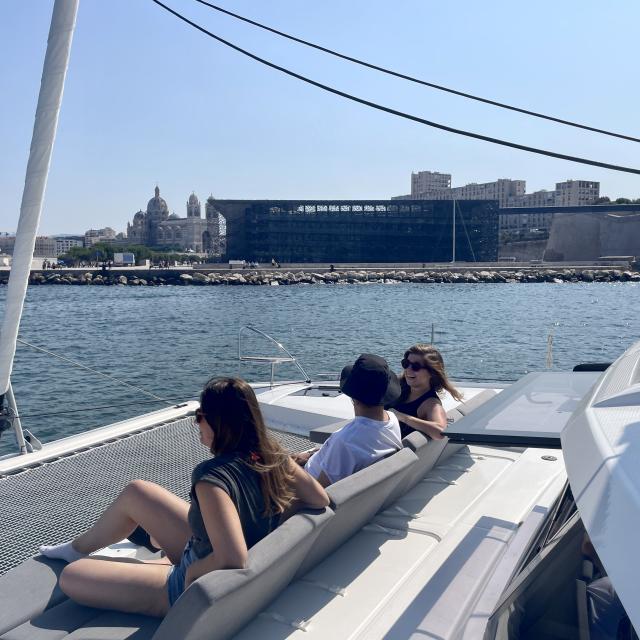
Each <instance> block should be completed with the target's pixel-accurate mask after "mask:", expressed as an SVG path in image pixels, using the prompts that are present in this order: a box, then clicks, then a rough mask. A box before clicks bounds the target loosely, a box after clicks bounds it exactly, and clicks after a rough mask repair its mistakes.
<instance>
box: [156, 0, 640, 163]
mask: <svg viewBox="0 0 640 640" xmlns="http://www.w3.org/2000/svg"><path fill="white" fill-rule="evenodd" d="M151 1H152V2H154V3H155V4H157V5H158V6H160V7H162V8H163V9H165V11H168V12H169V13H171V14H173V15H174V16H175V17H176V18H179V19H180V20H182V21H183V22H186V23H187V24H188V25H191V26H192V27H193V28H194V29H197V30H198V31H201V32H202V33H204V34H206V35H208V36H209V37H210V38H213V39H214V40H217V41H218V42H220V43H222V44H224V45H226V46H227V47H230V48H231V49H234V50H235V51H238V52H239V53H242V54H243V55H245V56H247V57H249V58H251V59H252V60H255V61H256V62H260V63H261V64H264V65H266V66H268V67H271V68H272V69H277V70H278V71H281V72H282V73H285V74H287V75H288V76H291V77H292V78H296V79H298V80H302V82H306V83H307V84H311V85H313V86H314V87H318V88H319V89H323V90H324V91H328V92H329V93H333V94H335V95H338V96H342V97H343V98H346V99H347V100H352V101H353V102H358V103H359V104H364V105H366V106H367V107H371V108H372V109H377V110H378V111H384V112H385V113H390V114H392V115H394V116H398V117H400V118H405V119H407V120H413V121H414V122H419V123H420V124H424V125H426V126H428V127H434V128H435V129H442V130H443V131H449V132H450V133H456V134H458V135H462V136H467V137H468V138H475V139H476V140H484V141H485V142H491V143H492V144H499V145H502V146H503V147H511V148H512V149H520V150H521V151H528V152H529V153H537V154H539V155H543V156H548V157H550V158H559V159H560V160H569V161H570V162H578V163H580V164H587V165H591V166H594V167H602V168H603V169H611V170H612V171H622V172H625V173H634V174H636V175H640V169H634V168H633V167H623V166H620V165H616V164H609V163H606V162H599V161H597V160H589V159H588V158H579V157H577V156H570V155H567V154H564V153H556V152H555V151H547V150H545V149H537V148H536V147H528V146H526V145H523V144H518V143H516V142H509V141H508V140H501V139H500V138H492V137H491V136H485V135H482V134H480V133H473V132H471V131H464V130H462V129H455V128H454V127H449V126H447V125H444V124H440V123H438V122H433V121H430V120H425V119H424V118H420V117H418V116H414V115H412V114H410V113H405V112H403V111H398V110H396V109H391V108H390V107H385V106H383V105H381V104H378V103H376V102H370V101H369V100H364V99H363V98H358V97H357V96H354V95H352V94H350V93H345V92H344V91H340V90H339V89H334V88H333V87H330V86H328V85H326V84H322V83H321V82H317V81H316V80H311V78H307V77H306V76H303V75H300V74H299V73H296V72H295V71H291V70H289V69H286V68H285V67H281V66H279V65H277V64H275V63H274V62H270V61H269V60H265V59H264V58H260V57H259V56H257V55H255V54H253V53H251V52H250V51H247V50H246V49H242V48H241V47H239V46H237V45H235V44H233V43H232V42H229V41H228V40H225V39H224V38H221V37H220V36H217V35H215V34H214V33H211V31H207V29H205V28H204V27H201V26H200V25H199V24H196V23H195V22H193V21H191V20H189V19H188V18H186V17H185V16H183V15H182V14H180V13H178V12H177V11H174V10H173V9H171V8H170V7H168V6H167V5H165V4H163V3H162V2H160V0H151Z"/></svg>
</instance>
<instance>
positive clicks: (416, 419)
mask: <svg viewBox="0 0 640 640" xmlns="http://www.w3.org/2000/svg"><path fill="white" fill-rule="evenodd" d="M402 368H403V369H404V372H403V373H402V375H401V377H400V386H401V388H402V395H401V396H400V399H399V400H398V401H397V402H396V403H395V404H394V406H393V409H392V410H393V412H394V413H395V414H396V416H397V417H398V420H399V421H400V431H401V433H402V437H403V438H404V437H405V436H406V435H408V434H409V433H411V432H412V431H421V432H422V433H424V434H425V435H426V436H427V437H429V438H434V439H437V440H439V439H441V438H444V433H443V431H444V430H445V429H446V428H447V414H446V413H445V411H444V408H443V407H442V402H441V401H440V398H439V396H438V392H440V391H442V390H445V391H448V392H449V393H450V394H451V396H452V397H453V398H454V399H456V400H462V394H461V393H460V392H459V391H458V390H457V389H456V388H455V387H454V386H453V385H452V384H451V382H449V379H448V378H447V374H446V371H445V368H444V361H443V359H442V356H441V355H440V352H439V351H438V350H437V349H436V348H435V347H434V346H432V345H427V344H416V345H414V346H412V347H410V348H409V349H408V350H407V351H405V354H404V358H403V359H402Z"/></svg>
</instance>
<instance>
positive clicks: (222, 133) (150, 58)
mask: <svg viewBox="0 0 640 640" xmlns="http://www.w3.org/2000/svg"><path fill="white" fill-rule="evenodd" d="M166 2H167V4H169V5H170V6H172V7H173V8H174V9H176V10H178V11H180V12H182V13H184V14H185V15H188V16H189V17H190V18H191V19H193V20H194V21H196V22H198V23H200V24H202V25H203V26H205V27H206V28H207V29H209V30H210V31H213V32H214V33H217V34H219V35H220V36H221V37H224V38H226V39H229V40H231V41H233V42H235V43H236V44H238V45H239V46H242V47H244V48H247V49H249V50H251V51H252V52H254V53H256V54H258V55H260V56H263V57H266V58H268V59H270V60H272V61H273V62H275V63H277V64H280V65H282V66H286V67H289V68H291V69H292V70H294V71H296V72H298V73H301V74H304V75H308V76H310V77H311V78H313V79H316V80H318V81H320V82H324V83H326V84H330V85H333V86H335V87H337V88H339V89H341V90H343V91H346V92H349V93H354V94H356V95H358V96H360V97H363V98H365V99H368V100H371V101H374V102H380V103H383V104H385V105H387V106H390V107H392V108H395V109H398V110H402V111H407V112H409V113H412V114H415V115H418V116H420V117H423V118H426V119H429V120H433V121H436V122H440V123H444V124H447V125H450V126H453V127H457V128H461V129H467V130H471V131H475V132H478V133H482V134H486V135H490V136H494V137H498V138H504V139H507V140H510V141H516V142H519V143H521V144H526V145H530V146H536V147H542V148H545V149H551V150H554V151H558V152H561V153H567V154H571V155H576V156H582V157H587V158H591V159H597V160H601V161H605V162H610V163H613V164H619V165H626V166H632V167H633V166H635V167H638V166H640V161H639V153H638V152H639V151H640V146H638V143H633V142H626V141H620V140H615V139H612V138H608V137H605V136H602V135H599V134H595V133H587V132H584V131H580V130H577V129H573V128H568V127H565V126H562V125H559V124H555V123H550V122H544V121H541V120H538V119H535V118H530V117H526V116H524V115H518V114H515V113H511V112H507V111H505V110H502V109H497V108H495V107H491V106H488V105H482V104H479V103H476V102H471V101H468V100H465V99H463V98H460V97H457V96H452V95H448V94H444V93H442V92H438V91H435V90H433V89H428V88H426V87H420V86H417V85H414V84H411V83H408V82H406V81H404V80H401V79H396V78H390V77H387V76H384V75H383V74H380V73H378V72H375V71H372V70H367V69H363V68H361V67H358V66H356V65H353V64H351V63H348V62H346V61H340V60H337V59H335V58H333V57H331V56H328V55H326V54H323V53H320V52H317V51H313V50H310V49H308V48H306V47H303V46H302V45H298V44H295V43H292V42H288V41H285V40H283V39H280V38H278V37H277V36H275V35H272V34H268V33H265V32H263V31H261V30H258V29H256V28H255V27H252V26H251V25H247V24H244V23H240V22H238V21H236V20H234V19H233V18H230V17H227V16H223V15H221V14H219V13H217V12H215V11H212V10H211V9H208V8H207V7H203V6H201V5H198V4H197V3H195V2H194V1H193V0H166ZM219 3H220V4H221V6H224V7H225V8H228V9H230V10H232V11H235V12H237V13H240V14H242V15H245V16H247V17H249V18H252V19H254V20H257V21H260V22H264V23H266V24H268V25H270V26H273V27H275V28H277V29H280V30H282V31H286V32H289V33H291V34H293V35H296V36H299V37H301V38H305V39H308V40H311V41H313V42H316V43H318V44H321V45H324V46H326V47H329V48H333V49H336V50H338V51H341V52H344V53H346V54H349V55H352V56H355V57H359V58H362V59H365V60H368V61H370V62H373V63H375V64H378V65H380V66H387V67H389V68H392V69H394V70H397V71H400V72H403V73H406V74H409V75H414V76H417V77H420V78H423V79H425V80H428V81H430V82H435V83H438V84H443V85H446V86H450V87H454V88H457V89H459V90H462V91H466V92H470V93H475V94H478V95H482V96H485V97H488V98H491V99H494V100H499V101H502V102H507V103H510V104H514V105H517V106H521V107H525V108H529V109H533V110H537V111H541V112H543V113H549V114H552V115H555V116H557V117H561V118H565V119H569V120H575V121H578V122H581V123H585V124H589V125H591V126H595V127H600V128H604V129H611V130H614V131H617V132H622V133H626V134H629V135H635V136H639V137H640V122H639V121H638V104H640V83H638V75H637V64H638V55H637V43H636V38H635V37H634V35H633V34H634V31H633V29H634V25H637V24H638V23H640V4H639V3H638V2H636V0H618V1H617V2H615V3H602V2H599V1H595V0H563V1H562V2H557V0H538V1H537V2H529V3H524V2H521V3H514V2H512V1H509V0H486V1H485V2H482V3H478V2H472V1H471V0H466V1H462V0H448V1H447V2H442V1H441V0H438V1H437V2H436V1H433V0H403V1H401V2H395V3H391V2H388V1H387V2H382V1H381V0H323V2H309V1H306V2H305V1H302V0H262V1H260V2H258V1H257V0H254V1H253V2H251V1H250V0H219ZM52 7H53V0H2V2H0V96H1V99H0V231H4V232H7V231H8V232H12V231H15V228H16V226H17V220H18V215H19V208H20V200H21V197H22V188H23V184H24V174H25V169H26V164H27V158H28V152H29V145H30V141H31V133H32V129H33V118H34V113H35V107H36V102H37V96H38V89H39V84H40V77H41V73H42V63H43V60H44V53H45V48H46V39H47V34H48V30H49V22H50V18H51V10H52ZM420 170H431V171H440V172H445V173H451V174H452V176H453V179H452V184H453V185H454V186H459V185H463V184H467V183H469V182H488V181H492V180H496V179H498V178H513V179H524V180H526V181H527V192H531V191H535V190H538V189H543V188H546V189H552V188H554V185H555V182H557V181H562V180H566V179H582V180H598V181H600V183H601V189H600V192H601V195H608V196H610V197H612V198H614V197H618V196H626V197H634V198H637V197H640V178H639V177H638V176H634V175H632V174H625V173H617V172H613V171H609V170H605V169H599V168H596V167H589V166H584V165H579V164H575V163H571V162H566V161H562V160H556V159H551V158H546V157H542V156H536V155H531V154H528V153H524V152H521V151H516V150H511V149H507V148H504V147H498V146H495V145H490V144H487V143H485V142H480V141H476V140H471V139H468V138H463V137H460V136H456V135H454V134H451V133H447V132H444V131H439V130H435V129H432V128H428V127H425V126H423V125H420V124H417V123H413V122H410V121H406V120H403V119H400V118H397V117H395V116H392V115H388V114H384V113H380V112H377V111H374V110H371V109H369V108H367V107H364V106H361V105H357V104H354V103H352V102H349V101H346V100H344V99H342V98H339V97H337V96H334V95H330V94H328V93H325V92H323V91H321V90H319V89H317V88H314V87H312V86H309V85H306V84H304V83H301V82H300V81H298V80H295V79H292V78H290V77H287V76H285V75H282V74H280V73H279V72H277V71H275V70H272V69H269V68H267V67H264V66H262V65H259V64H258V63H256V62H254V61H252V60H250V59H248V58H246V57H244V56H241V55H240V54H238V53H236V52H234V51H232V50H231V49H228V48H226V47H224V46H223V45H221V44H219V43H217V42H215V41H213V40H212V39H210V38H208V37H206V36H204V35H203V34H201V33H199V32H197V31H195V30H193V29H192V28H191V27H188V26H187V25H185V24H184V23H182V22H180V21H178V20H177V19H176V18H175V17H173V16H171V15H170V14H168V13H166V12H165V11H164V10H163V9H161V8H160V7H158V6H157V5H155V4H154V3H152V2H151V1H150V0H109V1H108V2H107V1H105V0H80V9H79V12H78V22H77V27H76V32H75V35H74V41H73V46H72V50H71V60H70V65H69V71H68V74H67V80H66V85H65V93H64V97H63V102H62V109H61V114H60V121H59V126H58V134H57V138H56V143H55V147H54V152H53V158H52V164H51V171H50V174H49V181H48V185H47V191H46V194H45V201H44V208H43V213H42V219H41V223H40V233H41V234H57V233H61V234H62V233H84V232H85V231H86V230H87V229H89V228H101V227H105V226H110V227H113V228H114V229H116V231H122V230H124V229H125V228H126V224H127V221H130V220H131V218H132V217H133V214H134V213H135V212H136V211H137V210H139V209H144V208H146V204H147V201H148V200H149V198H151V197H152V196H153V190H154V187H155V186H156V184H157V185H158V186H159V187H160V191H161V195H162V196H163V197H164V198H165V199H166V201H167V203H168V205H169V209H170V210H171V211H175V212H176V213H177V214H178V215H180V216H185V215H186V201H187V198H188V197H189V194H190V193H191V192H192V191H195V193H196V194H197V195H198V197H199V198H200V200H201V201H203V202H204V200H205V199H206V198H207V197H208V196H209V195H210V194H213V196H214V197H215V198H239V199H254V198H255V199H263V198H268V199H315V198H318V199H320V198H323V199H381V198H384V199H387V198H390V197H391V196H394V195H399V194H405V193H409V191H410V176H411V172H412V171H420Z"/></svg>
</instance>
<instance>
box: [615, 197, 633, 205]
mask: <svg viewBox="0 0 640 640" xmlns="http://www.w3.org/2000/svg"><path fill="white" fill-rule="evenodd" d="M616 204H631V200H629V198H616Z"/></svg>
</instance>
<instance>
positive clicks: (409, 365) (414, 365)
mask: <svg viewBox="0 0 640 640" xmlns="http://www.w3.org/2000/svg"><path fill="white" fill-rule="evenodd" d="M400 364H401V365H402V368H403V369H411V370H412V371H420V369H428V368H429V367H427V365H425V364H420V363H419V362H411V360H409V359H408V358H402V361H401V362H400Z"/></svg>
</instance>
